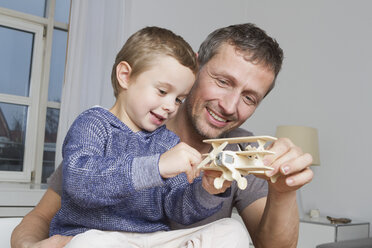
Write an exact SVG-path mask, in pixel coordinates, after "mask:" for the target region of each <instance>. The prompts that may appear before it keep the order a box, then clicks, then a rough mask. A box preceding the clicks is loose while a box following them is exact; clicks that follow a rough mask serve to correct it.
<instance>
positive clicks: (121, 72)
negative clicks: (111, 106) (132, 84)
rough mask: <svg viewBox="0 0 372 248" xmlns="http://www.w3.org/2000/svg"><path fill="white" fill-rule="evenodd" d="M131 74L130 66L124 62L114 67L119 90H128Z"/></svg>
mask: <svg viewBox="0 0 372 248" xmlns="http://www.w3.org/2000/svg"><path fill="white" fill-rule="evenodd" d="M131 72H132V67H130V65H129V64H128V63H127V62H126V61H121V62H120V63H119V64H118V65H117V66H116V78H117V80H118V82H119V85H120V87H121V88H123V89H128V84H129V78H130V73H131Z"/></svg>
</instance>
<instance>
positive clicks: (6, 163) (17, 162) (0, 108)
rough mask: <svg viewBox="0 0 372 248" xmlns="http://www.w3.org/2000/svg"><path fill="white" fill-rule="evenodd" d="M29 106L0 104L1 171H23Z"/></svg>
mask: <svg viewBox="0 0 372 248" xmlns="http://www.w3.org/2000/svg"><path fill="white" fill-rule="evenodd" d="M26 123H27V106H21V105H15V104H8V103H0V170H2V171H22V170H23V154H24V148H25V131H26Z"/></svg>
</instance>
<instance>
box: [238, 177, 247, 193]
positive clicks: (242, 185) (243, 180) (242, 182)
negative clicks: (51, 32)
mask: <svg viewBox="0 0 372 248" xmlns="http://www.w3.org/2000/svg"><path fill="white" fill-rule="evenodd" d="M247 184H248V183H247V179H246V178H245V177H241V178H240V179H239V181H238V187H239V189H241V190H244V189H245V188H247Z"/></svg>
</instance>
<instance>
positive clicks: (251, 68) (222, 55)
mask: <svg viewBox="0 0 372 248" xmlns="http://www.w3.org/2000/svg"><path fill="white" fill-rule="evenodd" d="M273 80H274V73H273V72H272V71H271V70H269V69H267V68H266V67H265V66H263V65H258V64H253V63H251V62H249V61H247V60H245V59H244V54H243V53H241V52H239V51H236V50H235V48H234V47H233V46H231V45H227V44H225V45H223V46H221V47H220V50H219V53H218V54H216V55H215V56H214V57H213V58H212V59H211V60H210V61H209V62H208V63H207V64H205V65H204V66H203V67H202V69H201V70H200V71H199V74H198V76H197V79H196V83H195V85H194V87H193V89H192V90H191V92H190V94H189V96H188V98H187V100H186V104H187V111H188V115H189V117H190V119H191V120H192V124H193V126H194V128H195V129H196V131H197V132H198V133H199V134H200V135H201V136H202V137H204V138H217V137H219V136H221V135H222V134H223V133H225V132H227V131H229V130H232V129H234V128H236V127H238V126H240V125H241V124H243V122H244V121H246V120H247V119H248V118H249V117H250V116H251V115H252V114H253V113H254V111H255V110H256V108H257V106H258V104H259V103H260V102H261V100H262V99H263V97H264V96H265V94H266V92H267V91H268V90H269V88H270V86H271V84H272V82H273Z"/></svg>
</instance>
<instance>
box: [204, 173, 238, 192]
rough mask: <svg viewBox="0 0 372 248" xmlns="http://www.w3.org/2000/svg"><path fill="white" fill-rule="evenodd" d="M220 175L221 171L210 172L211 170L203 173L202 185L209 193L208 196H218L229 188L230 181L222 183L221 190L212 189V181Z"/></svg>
mask: <svg viewBox="0 0 372 248" xmlns="http://www.w3.org/2000/svg"><path fill="white" fill-rule="evenodd" d="M221 174H222V172H221V171H212V170H205V171H204V172H203V178H202V185H203V188H204V189H205V190H206V191H207V192H208V193H209V194H213V195H215V194H220V193H223V192H225V191H226V190H227V189H228V188H230V187H231V182H230V181H227V180H226V181H224V182H223V185H222V188H221V189H216V188H215V187H214V179H215V178H217V177H220V176H221Z"/></svg>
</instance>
